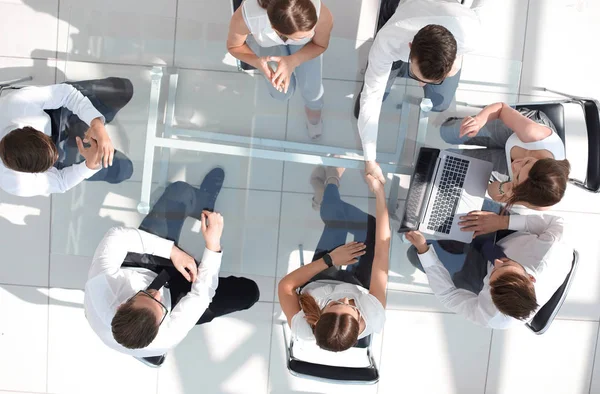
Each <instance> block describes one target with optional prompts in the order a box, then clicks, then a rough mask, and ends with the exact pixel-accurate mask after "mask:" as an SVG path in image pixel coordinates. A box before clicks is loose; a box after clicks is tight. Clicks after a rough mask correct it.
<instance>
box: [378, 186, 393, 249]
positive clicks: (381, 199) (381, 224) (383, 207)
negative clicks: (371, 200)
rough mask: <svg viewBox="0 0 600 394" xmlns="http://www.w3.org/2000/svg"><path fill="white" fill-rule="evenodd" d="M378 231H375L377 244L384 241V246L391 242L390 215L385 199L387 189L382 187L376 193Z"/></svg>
mask: <svg viewBox="0 0 600 394" xmlns="http://www.w3.org/2000/svg"><path fill="white" fill-rule="evenodd" d="M376 198H377V199H376V213H375V216H376V222H377V226H376V233H375V245H376V247H377V243H382V245H383V246H388V247H389V243H390V238H391V232H390V215H389V212H388V209H387V204H386V201H385V191H384V189H383V188H382V189H381V191H378V192H377V194H376Z"/></svg>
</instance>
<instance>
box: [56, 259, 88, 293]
mask: <svg viewBox="0 0 600 394" xmlns="http://www.w3.org/2000/svg"><path fill="white" fill-rule="evenodd" d="M91 265H92V256H73V255H69V254H58V253H51V254H50V287H60V288H64V289H81V290H83V289H84V288H85V283H86V282H87V279H88V272H89V270H90V266H91Z"/></svg>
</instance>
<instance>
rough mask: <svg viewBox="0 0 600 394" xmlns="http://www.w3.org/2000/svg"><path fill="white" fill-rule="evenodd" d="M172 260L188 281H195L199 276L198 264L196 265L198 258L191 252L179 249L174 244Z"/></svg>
mask: <svg viewBox="0 0 600 394" xmlns="http://www.w3.org/2000/svg"><path fill="white" fill-rule="evenodd" d="M171 261H172V262H173V265H174V266H175V268H177V271H179V273H180V274H181V275H183V277H184V278H185V279H186V280H187V281H188V282H192V283H193V282H195V281H196V278H197V277H198V266H197V265H196V260H194V258H193V257H192V256H190V255H189V254H187V253H185V252H184V251H183V250H181V249H179V248H178V247H177V246H175V245H173V248H172V249H171Z"/></svg>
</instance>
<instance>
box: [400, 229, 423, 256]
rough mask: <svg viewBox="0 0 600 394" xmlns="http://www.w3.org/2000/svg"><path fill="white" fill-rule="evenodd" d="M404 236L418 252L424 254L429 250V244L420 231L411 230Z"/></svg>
mask: <svg viewBox="0 0 600 394" xmlns="http://www.w3.org/2000/svg"><path fill="white" fill-rule="evenodd" d="M404 236H405V237H406V239H407V240H408V241H409V242H410V243H411V244H412V245H413V246H414V247H415V248H416V249H417V253H419V254H423V253H426V252H427V251H428V250H429V245H427V241H426V240H425V237H424V236H423V234H421V232H420V231H409V232H407V233H406V234H405V235H404Z"/></svg>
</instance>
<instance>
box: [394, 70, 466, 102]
mask: <svg viewBox="0 0 600 394" xmlns="http://www.w3.org/2000/svg"><path fill="white" fill-rule="evenodd" d="M460 73H461V70H459V71H458V73H457V74H456V75H454V76H452V77H448V78H446V79H445V80H444V82H442V84H441V85H431V84H427V85H425V86H423V94H424V96H425V98H428V99H430V100H431V102H432V103H433V108H432V109H431V110H432V111H433V112H442V111H445V110H447V109H448V107H450V104H451V103H452V100H454V95H455V94H456V89H457V88H458V82H459V81H460ZM398 77H400V78H410V77H409V76H408V63H405V62H403V61H402V60H398V61H396V62H394V64H393V65H392V71H391V72H390V76H389V77H388V82H387V85H386V87H385V95H384V98H383V99H384V100H385V99H386V98H387V95H388V94H389V93H390V91H391V89H392V85H393V84H394V81H395V80H396V78H398Z"/></svg>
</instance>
